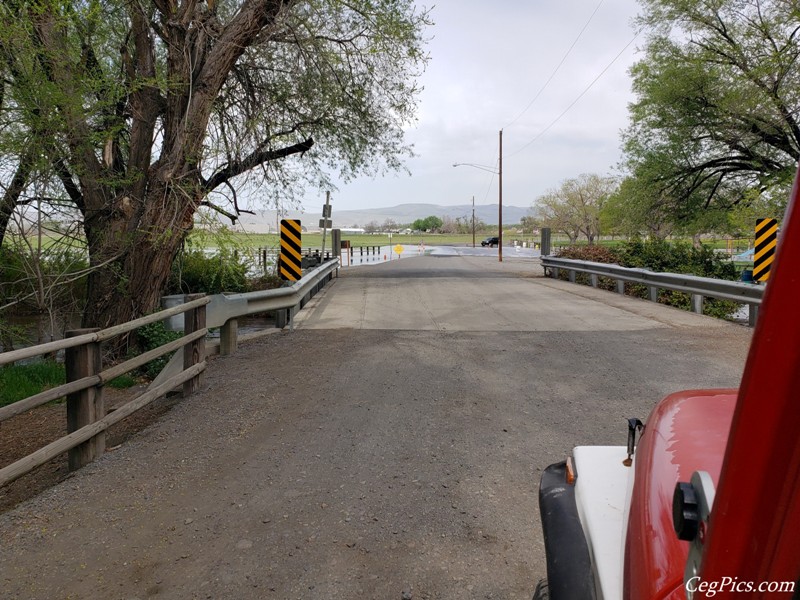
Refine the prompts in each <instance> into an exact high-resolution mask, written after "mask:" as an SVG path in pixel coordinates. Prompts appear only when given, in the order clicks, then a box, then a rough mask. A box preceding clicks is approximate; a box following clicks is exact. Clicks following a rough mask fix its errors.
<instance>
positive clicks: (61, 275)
mask: <svg viewBox="0 0 800 600" xmlns="http://www.w3.org/2000/svg"><path fill="white" fill-rule="evenodd" d="M87 267H88V262H87V259H86V256H85V253H84V252H82V251H80V250H78V249H75V248H70V247H66V246H52V247H50V248H48V249H46V250H44V251H43V252H42V253H40V254H37V253H36V252H32V251H31V250H30V249H29V248H27V247H26V246H25V245H24V244H22V243H10V242H9V241H8V239H7V241H6V243H5V244H4V245H3V246H2V247H0V299H1V300H0V306H2V305H3V304H5V303H6V302H8V303H9V304H14V305H16V308H17V309H19V308H21V309H23V310H45V309H47V308H50V307H52V306H61V307H65V306H67V305H72V306H77V305H80V304H82V303H83V300H84V299H85V297H86V277H85V276H84V275H83V272H84V271H85V270H86V269H87Z"/></svg>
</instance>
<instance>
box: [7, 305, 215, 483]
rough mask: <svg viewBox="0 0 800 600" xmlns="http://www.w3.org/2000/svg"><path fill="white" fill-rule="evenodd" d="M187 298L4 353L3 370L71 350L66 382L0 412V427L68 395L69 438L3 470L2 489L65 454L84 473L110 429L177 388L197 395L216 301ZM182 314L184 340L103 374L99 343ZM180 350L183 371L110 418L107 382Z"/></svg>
mask: <svg viewBox="0 0 800 600" xmlns="http://www.w3.org/2000/svg"><path fill="white" fill-rule="evenodd" d="M186 299H187V300H188V302H186V303H184V304H181V305H180V306H175V307H173V308H170V309H168V310H163V311H160V312H158V313H155V314H152V315H148V316H146V317H142V318H140V319H136V320H134V321H129V322H127V323H123V324H121V325H117V326H115V327H109V328H108V329H103V330H99V329H92V330H85V329H83V330H75V331H70V332H67V335H66V337H65V339H63V340H58V341H55V342H50V343H47V344H41V345H39V346H33V347H31V348H22V349H20V350H15V351H13V352H5V353H3V354H0V366H2V365H4V364H9V363H13V362H16V361H18V360H24V359H27V358H33V357H35V356H39V355H42V354H48V353H51V352H57V351H59V350H65V351H66V352H65V366H66V373H67V383H65V384H64V385H60V386H58V387H56V388H53V389H50V390H46V391H44V392H41V393H39V394H36V395H35V396H31V397H29V398H26V399H24V400H20V401H19V402H15V403H13V404H10V405H8V406H4V407H2V408H0V422H2V421H4V420H6V419H10V418H11V417H13V416H15V415H18V414H20V413H22V412H25V411H27V410H30V409H32V408H35V407H37V406H40V405H42V404H45V403H47V402H50V401H52V400H56V399H58V398H61V397H62V396H66V397H67V432H68V435H66V436H65V437H62V438H60V439H58V440H56V441H54V442H52V443H51V444H48V445H47V446H45V447H44V448H41V449H40V450H37V451H36V452H34V453H33V454H30V455H28V456H26V457H24V458H22V459H20V460H18V461H16V462H14V463H12V464H10V465H7V466H6V467H3V468H2V469H0V486H3V485H5V484H6V483H9V482H11V481H13V480H15V479H17V478H18V477H20V476H22V475H24V474H25V473H28V472H29V471H31V470H33V469H34V468H36V467H38V466H40V465H42V464H44V463H46V462H47V461H49V460H51V459H53V458H55V457H56V456H58V455H59V454H62V453H64V452H69V468H70V470H74V469H77V468H80V467H82V466H83V465H85V464H87V463H89V462H91V461H92V460H94V459H95V458H98V457H99V456H101V455H102V453H103V452H104V450H105V431H106V429H108V428H109V427H110V426H111V425H113V424H114V423H117V422H119V421H121V420H122V419H124V418H125V417H127V416H129V415H130V414H132V413H134V412H135V411H137V410H139V409H140V408H143V407H144V406H147V405H148V404H150V403H151V402H152V401H153V400H156V399H157V398H160V397H162V396H164V395H166V394H167V393H168V392H169V391H170V390H172V389H174V388H176V387H178V386H181V385H182V386H183V392H184V394H190V393H192V392H193V391H196V390H197V388H198V387H199V385H200V374H201V373H202V372H203V370H205V367H206V361H205V342H204V338H205V336H206V334H207V333H208V329H207V328H206V316H205V311H206V304H208V303H209V302H210V300H211V299H210V298H209V297H207V296H205V295H204V294H195V295H192V296H187V297H186ZM182 313H185V317H184V323H185V325H184V335H183V337H181V338H180V339H178V340H175V341H173V342H169V343H167V344H164V345H162V346H160V347H158V348H155V349H153V350H150V351H148V352H145V353H143V354H141V355H139V356H136V357H135V358H132V359H130V360H127V361H125V362H123V363H121V364H119V365H116V366H113V367H111V368H109V369H106V370H104V371H101V366H100V364H101V361H100V344H101V343H102V342H103V341H106V340H109V339H111V338H113V337H115V336H118V335H121V334H124V333H129V332H131V331H134V330H135V329H137V328H139V327H142V326H143V325H148V324H150V323H155V322H157V321H162V320H164V319H167V318H169V317H171V316H173V315H178V314H182ZM180 348H183V370H181V371H180V372H179V373H177V374H176V375H174V376H172V377H170V378H169V379H167V380H166V381H163V382H161V383H160V384H159V385H157V386H155V387H153V388H152V389H149V390H147V391H146V392H145V393H144V394H142V395H140V396H138V397H137V398H135V399H134V400H131V401H130V402H128V403H127V404H125V405H124V406H122V407H120V408H118V409H117V410H115V411H114V412H112V413H110V414H106V409H105V404H104V402H103V386H104V385H105V384H106V383H108V382H109V381H111V380H112V379H115V378H116V377H119V376H120V375H123V374H125V373H128V372H129V371H132V370H133V369H136V368H138V367H141V366H142V365H144V364H146V363H148V362H150V361H151V360H153V359H155V358H158V357H160V356H163V355H165V354H168V353H170V352H174V351H176V350H178V349H180Z"/></svg>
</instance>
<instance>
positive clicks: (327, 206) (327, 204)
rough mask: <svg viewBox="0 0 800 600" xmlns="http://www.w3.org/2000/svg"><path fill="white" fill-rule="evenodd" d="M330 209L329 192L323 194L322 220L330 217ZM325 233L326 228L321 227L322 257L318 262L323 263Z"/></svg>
mask: <svg viewBox="0 0 800 600" xmlns="http://www.w3.org/2000/svg"><path fill="white" fill-rule="evenodd" d="M330 207H331V193H330V192H325V208H323V209H322V218H323V220H324V219H327V218H328V217H330V215H331V208H330ZM327 233H328V228H327V227H323V228H322V256H321V258H320V260H322V261H323V262H324V261H325V237H326V234H327Z"/></svg>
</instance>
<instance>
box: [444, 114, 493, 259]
mask: <svg viewBox="0 0 800 600" xmlns="http://www.w3.org/2000/svg"><path fill="white" fill-rule="evenodd" d="M453 166H454V167H474V168H476V169H481V170H482V171H489V173H494V174H495V175H497V181H498V194H497V196H498V198H497V215H498V216H497V218H498V219H499V221H500V222H499V224H498V226H497V228H498V230H499V231H498V233H497V259H498V261H499V262H503V130H502V129H501V130H500V159H499V160H498V163H497V169H494V168H493V167H487V166H486V165H476V164H475V163H453ZM473 223H474V220H473Z"/></svg>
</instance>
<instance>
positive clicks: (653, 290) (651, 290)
mask: <svg viewBox="0 0 800 600" xmlns="http://www.w3.org/2000/svg"><path fill="white" fill-rule="evenodd" d="M647 295H648V297H649V298H650V302H658V288H657V287H656V286H654V285H648V286H647Z"/></svg>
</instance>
